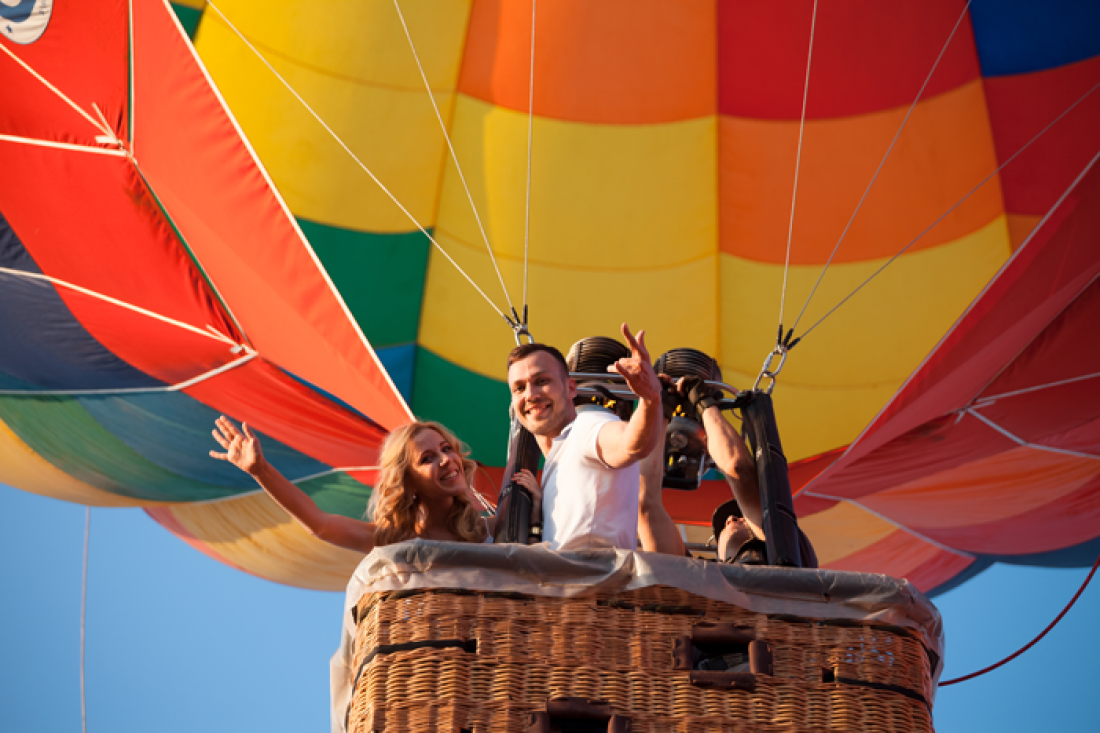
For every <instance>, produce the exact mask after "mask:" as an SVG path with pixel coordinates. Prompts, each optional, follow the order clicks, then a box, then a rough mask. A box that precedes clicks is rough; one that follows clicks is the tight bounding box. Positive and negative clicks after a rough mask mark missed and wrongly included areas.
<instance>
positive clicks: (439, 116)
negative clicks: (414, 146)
mask: <svg viewBox="0 0 1100 733" xmlns="http://www.w3.org/2000/svg"><path fill="white" fill-rule="evenodd" d="M393 6H394V8H396V9H397V17H398V18H400V19H401V27H402V28H404V29H405V38H407V39H408V40H409V48H410V49H411V50H412V55H413V58H414V59H415V60H416V68H417V70H418V71H419V72H420V78H421V79H422V80H423V81H424V89H426V90H427V92H428V99H429V101H431V103H432V110H433V111H434V112H435V118H436V119H437V120H439V129H441V130H442V131H443V139H444V140H446V141H447V149H448V150H450V151H451V160H453V161H454V163H455V170H457V171H458V179H459V180H460V181H461V182H462V188H463V190H465V191H466V200H467V201H469V202H470V209H471V210H472V211H473V212H474V220H475V221H477V228H478V231H480V232H481V239H482V241H483V242H485V249H486V250H487V251H488V252H489V260H490V261H491V262H492V263H493V269H494V270H496V273H497V279H498V280H500V287H501V289H502V290H503V291H504V300H505V301H507V303H508V307H509V308H511V309H512V311H513V312H515V306H514V305H513V304H512V297H511V296H510V295H509V294H508V286H507V285H505V284H504V276H503V275H501V274H500V266H499V265H498V264H497V260H496V257H494V256H493V248H492V247H491V246H490V245H489V236H488V235H487V234H486V233H485V226H484V225H483V224H482V223H481V215H480V214H479V213H478V211H477V205H476V204H475V203H474V196H473V194H472V193H470V186H469V184H467V183H466V174H465V173H463V172H462V165H461V164H460V163H459V162H458V153H456V152H455V148H454V145H453V144H452V143H451V135H450V133H448V132H447V124H446V123H445V122H444V121H443V115H442V114H440V112H439V105H437V104H436V103H435V94H433V93H432V85H431V84H430V83H428V75H427V74H425V73H424V66H423V64H421V63H420V54H418V53H417V52H416V44H415V43H413V38H412V33H410V32H409V26H408V24H407V23H406V22H405V14H404V13H402V12H401V3H400V2H399V0H393Z"/></svg>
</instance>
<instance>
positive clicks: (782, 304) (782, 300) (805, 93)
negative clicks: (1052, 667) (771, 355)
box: [779, 0, 817, 341]
mask: <svg viewBox="0 0 1100 733" xmlns="http://www.w3.org/2000/svg"><path fill="white" fill-rule="evenodd" d="M815 28H817V0H814V12H813V16H812V17H811V18H810V49H809V51H807V52H806V82H805V84H804V85H803V87H802V116H801V117H800V118H799V121H798V152H797V153H796V154H795V158H794V188H793V189H792V190H791V218H790V221H789V222H788V223H787V257H786V260H785V261H784V262H783V291H782V294H781V295H780V297H779V339H780V340H781V341H782V339H783V311H784V310H785V309H786V307H787V273H788V272H789V270H790V267H791V239H792V236H793V235H794V207H795V202H796V201H797V200H798V171H799V168H800V167H801V166H802V133H803V131H804V130H805V128H806V100H807V99H809V96H810V62H811V61H813V58H814V30H815Z"/></svg>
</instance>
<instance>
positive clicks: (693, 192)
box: [438, 95, 717, 287]
mask: <svg viewBox="0 0 1100 733" xmlns="http://www.w3.org/2000/svg"><path fill="white" fill-rule="evenodd" d="M527 122H528V118H527V115H526V114H524V113H521V112H516V111H514V110H510V109H506V108H504V107H496V106H494V105H491V104H487V103H485V102H482V101H480V100H478V99H474V98H472V97H469V96H466V95H459V97H458V102H457V104H456V106H455V117H454V124H453V126H452V139H453V141H454V144H455V147H456V149H457V151H458V157H459V162H460V163H461V165H462V171H463V173H464V174H465V177H466V181H467V183H468V184H469V186H470V190H471V192H472V193H473V197H474V203H475V204H476V205H477V209H478V212H479V213H480V215H481V218H482V222H483V223H484V224H485V227H486V231H487V234H488V236H489V242H490V244H492V246H493V250H494V251H495V252H496V253H498V254H499V255H501V256H502V257H505V258H508V257H511V258H515V259H519V260H522V258H523V243H524V217H525V196H526V176H527ZM716 124H717V122H716V119H715V118H714V117H703V118H700V119H697V120H689V121H686V122H674V123H668V124H657V125H597V124H589V123H579V122H565V121H561V120H553V119H546V118H541V117H535V118H534V121H533V138H534V144H533V149H532V161H531V177H532V187H531V207H532V208H531V239H530V243H531V244H530V257H531V261H532V262H533V263H542V264H547V265H558V266H570V267H573V266H579V267H581V268H584V269H588V270H591V271H596V270H603V271H607V272H623V271H627V270H638V269H645V268H654V267H669V266H678V265H681V264H683V263H685V262H688V261H691V260H694V259H697V258H698V257H700V256H703V255H705V254H711V253H713V252H714V251H715V247H716V242H717V228H716V226H717V225H716V222H717V209H716V205H717V192H716V190H715V175H716V167H715V166H716V157H715V156H716V147H715V135H716V127H715V125H716ZM438 227H439V229H440V230H441V231H445V232H446V233H447V235H448V236H449V237H451V238H454V239H458V240H461V241H462V242H465V243H467V244H468V245H470V246H476V247H480V248H482V249H484V242H483V240H482V237H481V233H480V232H479V230H478V227H477V221H476V219H475V218H474V215H473V212H472V210H471V208H470V204H469V201H468V200H467V197H466V193H465V191H464V190H463V188H462V182H461V180H460V178H459V175H458V171H457V170H456V169H455V166H454V164H453V162H451V161H450V160H449V159H448V161H447V169H446V174H445V175H444V178H443V187H442V191H441V194H440V206H439V217H438ZM515 282H516V283H517V284H518V283H520V282H521V280H519V279H517V280H515ZM509 287H511V283H509Z"/></svg>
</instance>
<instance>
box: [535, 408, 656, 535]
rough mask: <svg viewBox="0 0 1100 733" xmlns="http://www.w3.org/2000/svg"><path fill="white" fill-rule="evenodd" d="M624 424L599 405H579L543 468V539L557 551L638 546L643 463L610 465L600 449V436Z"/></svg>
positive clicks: (555, 439)
mask: <svg viewBox="0 0 1100 733" xmlns="http://www.w3.org/2000/svg"><path fill="white" fill-rule="evenodd" d="M609 422H619V418H618V417H616V416H615V415H614V414H613V413H612V412H611V411H609V410H606V409H604V408H602V407H599V406H597V405H583V406H581V407H578V408H577V419H576V420H574V421H573V422H572V423H570V424H569V425H567V426H566V428H565V430H563V431H562V432H561V435H559V436H558V437H556V438H554V444H553V446H551V448H550V452H549V453H548V454H547V456H546V462H545V464H544V465H543V469H542V517H543V520H542V523H543V529H542V537H543V541H545V542H547V543H549V545H550V548H551V549H554V550H575V549H580V548H588V547H608V546H612V547H618V548H621V549H623V550H631V551H633V550H635V549H637V546H638V482H639V476H640V473H639V467H638V464H637V463H633V464H631V465H629V466H627V467H625V468H611V467H609V466H608V465H607V464H606V463H604V462H603V461H602V460H600V457H599V455H598V454H597V452H596V436H597V435H599V432H600V429H601V428H603V426H604V425H606V424H607V423H609Z"/></svg>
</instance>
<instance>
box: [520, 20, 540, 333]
mask: <svg viewBox="0 0 1100 733" xmlns="http://www.w3.org/2000/svg"><path fill="white" fill-rule="evenodd" d="M537 7H538V0H531V69H530V77H529V78H528V81H527V196H526V201H525V203H524V210H523V319H524V322H526V320H527V263H528V261H529V260H528V255H529V254H530V245H531V140H532V131H533V127H534V120H535V17H536V15H537V13H536V10H537Z"/></svg>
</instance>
